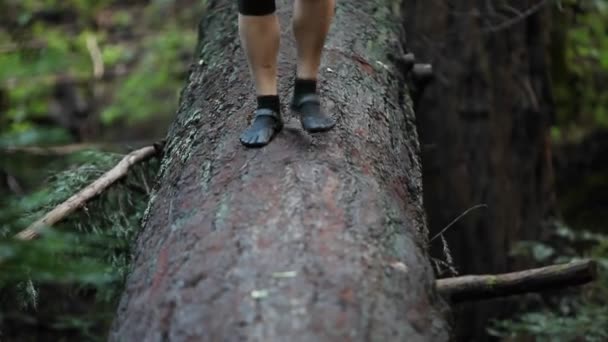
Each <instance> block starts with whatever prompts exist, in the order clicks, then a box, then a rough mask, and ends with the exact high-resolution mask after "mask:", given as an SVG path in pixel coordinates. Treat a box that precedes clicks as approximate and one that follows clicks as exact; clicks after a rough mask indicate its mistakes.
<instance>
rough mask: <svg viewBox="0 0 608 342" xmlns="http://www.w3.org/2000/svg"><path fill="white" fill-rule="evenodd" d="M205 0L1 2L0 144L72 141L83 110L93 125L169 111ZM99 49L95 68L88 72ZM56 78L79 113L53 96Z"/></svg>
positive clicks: (131, 122)
mask: <svg viewBox="0 0 608 342" xmlns="http://www.w3.org/2000/svg"><path fill="white" fill-rule="evenodd" d="M203 5H204V2H203V1H189V0H169V1H144V0H139V1H133V2H129V3H128V4H125V3H124V2H122V1H117V0H102V1H97V0H66V1H64V0H62V1H59V0H46V1H43V0H28V1H21V0H8V1H3V2H2V4H1V5H0V21H4V22H6V23H7V24H8V25H6V26H2V27H0V112H5V113H3V114H4V115H1V116H0V147H2V146H7V145H12V146H15V145H29V144H41V145H42V144H52V143H65V142H67V141H69V140H73V139H74V137H72V136H71V135H70V133H72V134H74V133H73V132H72V130H71V129H72V128H73V127H74V126H78V125H80V124H81V122H80V121H83V117H82V116H83V115H84V116H85V117H86V122H87V123H88V124H89V125H94V126H96V127H98V129H97V131H101V130H103V128H104V127H108V128H112V129H113V130H119V129H121V127H125V126H131V125H135V124H137V123H141V122H146V121H148V122H149V121H154V122H158V120H159V118H164V120H165V121H168V120H170V118H171V117H172V114H173V112H174V111H175V107H176V104H177V98H178V91H179V89H180V88H181V87H182V85H183V81H184V80H183V78H184V76H185V75H186V71H187V67H188V64H189V56H190V55H191V54H192V53H193V52H194V48H195V45H196V25H197V20H198V18H199V17H200V15H201V12H202V9H203ZM167 12H170V13H171V15H167ZM97 53H98V54H99V55H100V56H101V59H100V60H101V61H102V63H101V66H102V67H103V74H101V75H97V76H95V75H94V70H95V65H96V64H97V67H98V68H99V67H100V65H99V64H100V63H99V62H96V61H95V59H96V57H95V56H96V54H97ZM58 85H67V86H68V87H70V89H71V91H74V92H77V93H78V94H79V95H78V96H79V97H80V98H81V99H80V100H79V101H80V104H81V105H82V106H84V107H82V108H79V109H78V110H80V111H81V112H78V113H72V109H71V108H69V106H68V107H67V108H66V106H65V104H62V103H61V101H62V100H65V99H62V96H63V97H65V95H58V94H57V89H58V88H57V87H58ZM72 102H73V101H72ZM3 107H4V108H3ZM49 121H51V122H53V123H54V124H53V125H51V126H49ZM32 132H39V133H41V134H37V133H32ZM46 132H48V133H49V134H46ZM22 135H24V136H25V137H21V136H22ZM58 136H60V138H58ZM86 138H88V139H89V140H90V139H96V138H98V137H96V136H87V137H86Z"/></svg>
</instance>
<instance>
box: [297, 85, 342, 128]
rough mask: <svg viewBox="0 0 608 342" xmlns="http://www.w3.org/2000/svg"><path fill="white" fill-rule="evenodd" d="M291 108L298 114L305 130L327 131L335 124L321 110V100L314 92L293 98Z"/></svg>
mask: <svg viewBox="0 0 608 342" xmlns="http://www.w3.org/2000/svg"><path fill="white" fill-rule="evenodd" d="M291 109H292V110H293V111H295V112H297V113H298V114H300V122H301V123H302V128H304V130H306V131H307V132H310V133H318V132H327V131H329V130H330V129H332V128H334V126H335V125H336V121H335V120H334V119H332V118H331V117H329V116H327V115H326V114H325V113H324V112H323V109H322V108H321V101H320V100H319V96H318V95H316V94H307V95H303V96H302V97H300V98H298V99H295V98H294V101H293V102H292V103H291Z"/></svg>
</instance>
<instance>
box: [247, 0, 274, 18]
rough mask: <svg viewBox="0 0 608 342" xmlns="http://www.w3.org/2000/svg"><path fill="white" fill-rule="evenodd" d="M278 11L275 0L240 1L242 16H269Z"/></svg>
mask: <svg viewBox="0 0 608 342" xmlns="http://www.w3.org/2000/svg"><path fill="white" fill-rule="evenodd" d="M276 9H277V7H276V4H275V2H274V0H239V13H240V14H242V15H257V16H260V15H268V14H272V13H274V11H275V10H276Z"/></svg>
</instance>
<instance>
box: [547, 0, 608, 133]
mask: <svg viewBox="0 0 608 342" xmlns="http://www.w3.org/2000/svg"><path fill="white" fill-rule="evenodd" d="M560 4H561V6H560V7H559V11H558V12H557V13H558V14H557V16H556V21H557V25H555V31H556V32H557V33H556V34H554V41H556V43H555V45H556V46H557V47H558V48H557V49H555V51H554V53H553V60H554V63H553V64H554V70H553V72H552V73H553V75H552V76H553V79H554V87H553V90H554V94H555V99H556V110H557V122H556V126H555V127H554V129H553V131H552V135H553V137H554V138H555V139H557V140H558V141H559V140H579V139H581V138H582V137H583V136H584V135H585V134H587V133H588V132H590V131H592V130H594V129H596V128H608V93H606V92H605V91H604V87H605V84H606V82H608V34H606V32H607V31H608V2H607V1H606V0H586V1H580V0H568V1H565V0H564V1H560Z"/></svg>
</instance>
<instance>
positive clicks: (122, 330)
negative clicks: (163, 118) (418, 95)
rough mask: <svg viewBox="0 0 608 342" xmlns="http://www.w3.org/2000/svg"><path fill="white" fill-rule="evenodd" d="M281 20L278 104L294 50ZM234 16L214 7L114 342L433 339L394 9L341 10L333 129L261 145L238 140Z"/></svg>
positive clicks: (331, 89) (349, 5)
mask: <svg viewBox="0 0 608 342" xmlns="http://www.w3.org/2000/svg"><path fill="white" fill-rule="evenodd" d="M290 3H291V1H287V0H284V1H278V5H279V14H280V17H281V23H282V28H283V29H282V30H283V34H282V50H281V51H282V52H281V56H280V62H281V63H280V74H281V75H282V76H283V80H282V82H281V91H280V94H281V96H282V99H283V102H288V101H289V99H290V97H291V84H292V82H293V73H294V64H293V61H294V58H295V49H294V45H293V41H292V39H291V29H290V24H289V18H290V13H291V4H290ZM235 5H236V3H235V1H233V0H223V1H210V5H209V9H208V13H207V16H206V18H205V19H204V20H203V21H202V23H203V24H202V26H201V31H202V33H203V34H202V38H201V39H202V43H201V44H200V45H199V48H198V49H199V52H200V60H199V61H198V63H196V64H195V65H194V66H193V70H192V72H191V74H190V79H189V81H188V85H187V86H186V88H185V90H184V91H183V93H182V99H181V104H180V108H179V112H178V115H177V118H176V121H175V122H174V124H173V125H172V127H171V129H170V131H169V134H168V141H167V145H166V149H165V156H164V160H163V163H162V167H161V174H160V176H159V182H158V186H157V188H156V190H155V194H154V196H153V198H152V200H151V202H150V207H149V210H148V211H147V214H146V217H147V219H146V220H145V224H144V229H143V231H142V233H141V235H140V236H139V238H138V240H137V243H136V245H135V246H134V248H135V256H134V269H133V272H132V274H131V275H130V276H129V278H128V281H127V286H126V290H125V293H124V296H123V298H122V301H121V304H120V307H119V311H118V315H117V318H116V320H115V322H114V327H113V331H112V334H111V340H114V341H161V340H162V341H165V340H171V341H183V340H193V341H227V340H230V341H232V340H241V339H244V338H247V339H249V340H253V341H286V340H294V341H337V340H356V341H372V340H374V341H444V340H447V338H448V334H447V326H446V323H445V321H444V319H443V317H442V315H441V312H440V311H441V309H442V305H441V301H440V299H439V298H438V297H437V295H436V293H435V290H434V288H433V280H434V279H433V272H432V269H431V267H430V264H429V261H428V260H427V254H426V251H425V248H426V236H427V231H426V227H425V218H424V214H423V210H422V188H421V166H420V163H419V160H418V142H417V134H416V130H415V124H414V114H413V111H412V109H411V106H410V101H409V98H408V97H407V95H404V91H405V87H404V82H403V75H402V74H401V72H399V70H398V69H397V68H396V67H395V66H394V65H393V64H392V63H390V62H389V61H388V60H387V58H386V55H387V54H388V53H389V52H391V53H393V54H395V55H399V54H402V53H403V51H402V49H401V47H400V46H401V44H400V36H399V28H398V27H396V23H399V22H400V19H399V18H395V17H393V15H395V14H397V15H398V13H400V9H401V3H400V1H393V0H390V1H389V0H386V1H366V0H358V1H339V2H338V10H337V17H336V19H335V22H334V25H333V29H332V33H331V37H330V38H329V40H328V42H327V44H326V52H325V56H324V61H323V64H322V73H321V80H322V82H321V84H320V88H321V93H322V95H323V99H324V102H325V104H326V106H327V108H328V109H329V111H330V112H331V113H332V114H333V115H334V116H335V117H336V118H337V119H338V127H337V129H336V130H334V131H333V132H330V133H328V134H325V135H319V136H314V137H311V136H309V135H307V134H305V133H303V132H302V131H301V130H300V127H299V124H298V123H297V121H296V120H294V119H291V120H290V121H289V122H288V123H287V128H286V129H285V130H284V132H283V133H281V134H280V135H279V136H278V137H277V139H276V140H275V141H274V142H273V143H272V144H270V145H269V146H268V147H266V148H264V149H262V150H248V149H245V148H243V147H242V146H240V143H239V141H238V134H239V133H240V132H241V131H242V130H243V129H244V128H245V125H246V123H247V117H248V115H249V114H250V112H251V111H252V109H253V108H254V93H253V86H252V82H251V81H250V78H249V75H248V71H247V66H246V62H245V60H244V57H243V54H242V52H241V50H240V47H239V43H238V38H237V32H236V31H237V29H236V6H235Z"/></svg>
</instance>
